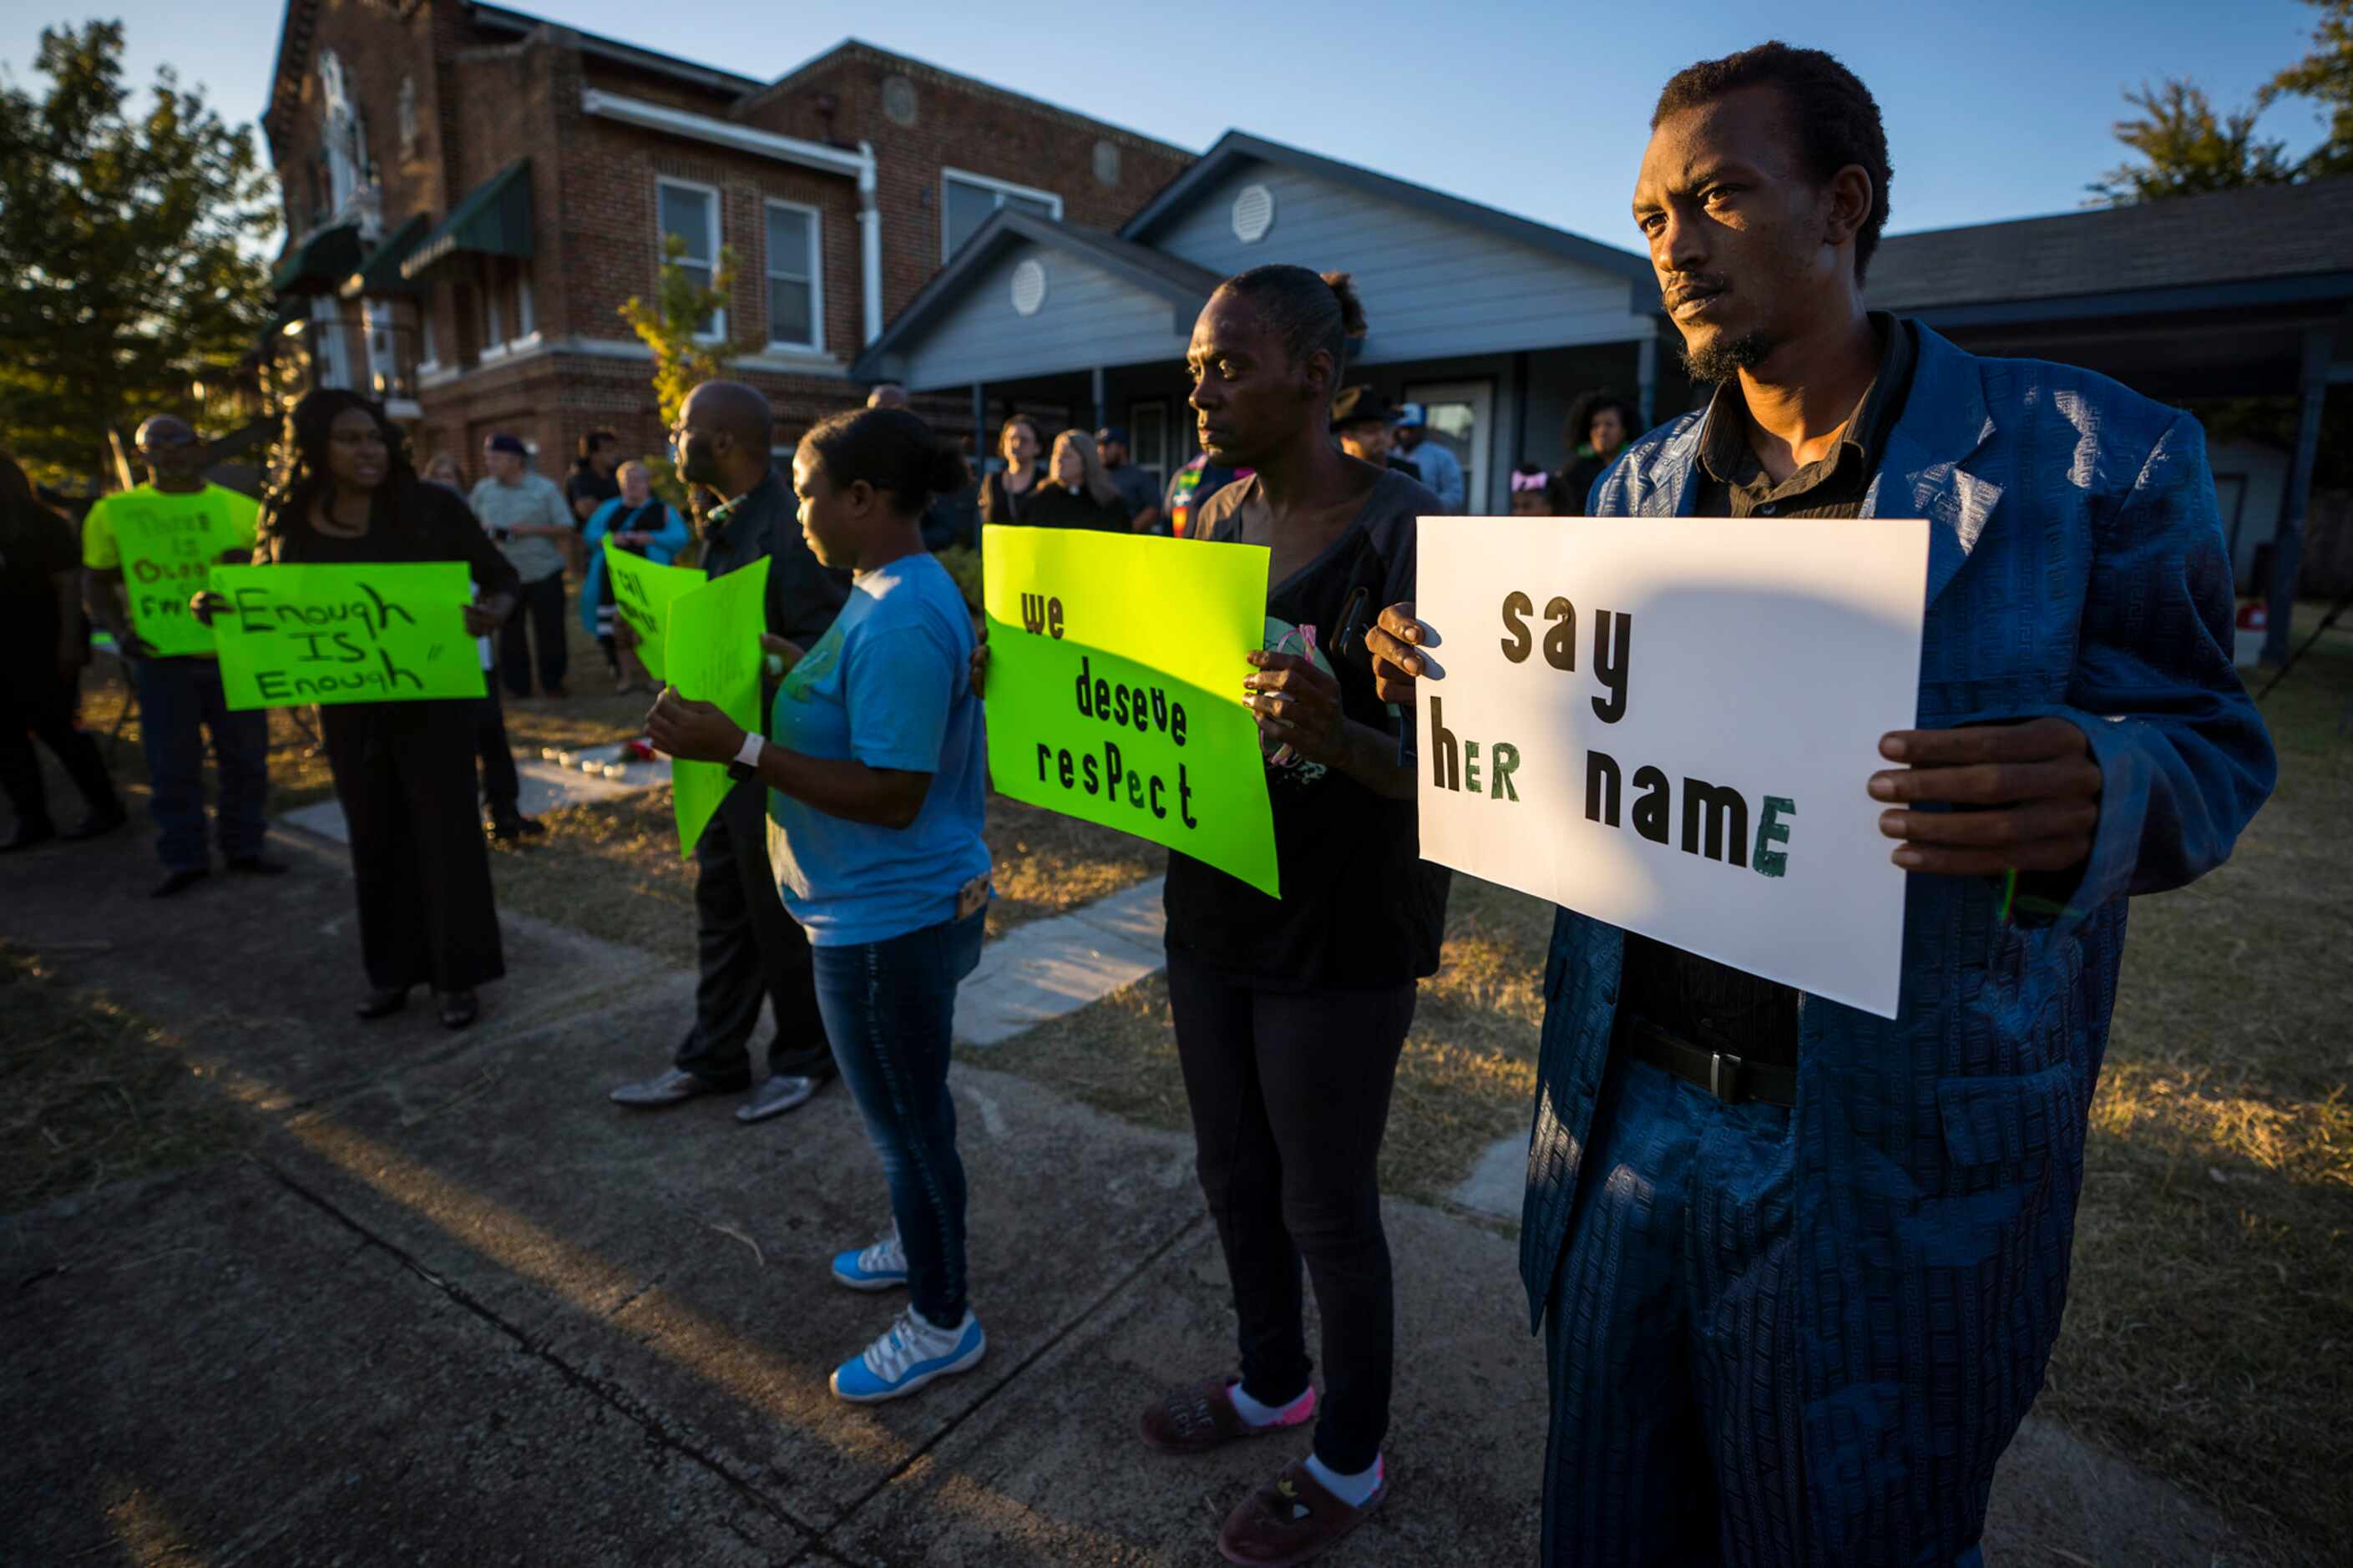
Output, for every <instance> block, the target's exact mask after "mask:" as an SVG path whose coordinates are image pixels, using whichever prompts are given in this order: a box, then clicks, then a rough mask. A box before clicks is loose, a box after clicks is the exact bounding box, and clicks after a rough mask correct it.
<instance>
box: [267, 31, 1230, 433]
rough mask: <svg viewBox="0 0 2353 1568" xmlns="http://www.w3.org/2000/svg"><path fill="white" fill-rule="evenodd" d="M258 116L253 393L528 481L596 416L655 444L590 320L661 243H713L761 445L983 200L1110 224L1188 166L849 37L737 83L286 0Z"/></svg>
mask: <svg viewBox="0 0 2353 1568" xmlns="http://www.w3.org/2000/svg"><path fill="white" fill-rule="evenodd" d="M262 126H263V129H264V132H266V134H267V136H268V138H269V149H270V153H271V157H272V161H273V163H274V164H275V166H276V168H277V171H278V174H279V177H280V184H281V186H282V187H283V191H284V195H285V203H286V227H287V232H288V234H289V236H290V243H289V244H288V246H287V247H286V251H285V253H284V256H283V257H282V258H281V259H280V263H279V268H278V271H277V274H276V279H275V282H276V286H277V288H278V289H279V291H280V311H279V315H278V318H277V321H276V322H275V323H274V324H273V329H272V332H271V335H270V336H269V339H268V342H267V347H266V352H267V353H270V354H271V355H273V356H274V357H275V359H276V360H277V362H278V365H277V374H275V375H274V377H273V379H274V380H275V381H276V382H277V384H280V385H281V386H284V385H289V384H290V385H291V386H292V387H294V388H296V389H299V388H301V386H304V385H309V384H323V385H340V386H352V387H357V388H361V389H364V390H372V391H373V392H374V393H375V395H378V396H381V397H383V398H384V399H385V402H386V405H387V407H388V408H389V410H390V411H391V412H392V414H393V415H394V416H395V417H396V418H397V419H399V420H400V421H401V422H402V423H404V424H405V425H406V426H408V427H409V429H410V432H411V436H412V440H413V445H414V447H415V449H416V452H417V460H418V462H419V463H420V464H422V463H423V462H424V460H425V459H426V458H427V457H429V456H430V455H432V454H433V453H435V452H437V451H442V450H449V451H454V452H456V453H457V454H459V458H460V460H461V461H462V462H463V463H464V464H465V466H466V468H467V471H468V473H469V474H470V475H472V474H476V473H478V472H479V469H480V458H479V456H478V454H479V453H480V447H481V442H482V438H483V437H485V436H486V435H488V434H489V433H490V432H491V431H493V430H511V431H513V432H514V433H516V434H518V435H520V436H522V437H523V438H524V439H525V440H526V441H527V442H529V443H531V444H532V445H533V447H534V449H535V450H536V451H537V452H538V453H539V455H540V456H539V462H538V467H539V468H540V471H542V472H543V473H546V474H549V475H550V476H551V477H554V476H560V474H561V472H562V470H563V468H565V464H566V463H567V462H568V460H569V458H570V455H571V453H572V451H573V449H574V446H575V442H576V440H577V438H578V437H579V436H580V435H581V434H582V433H583V432H585V431H586V430H588V429H591V428H594V427H596V426H611V427H613V428H615V429H617V430H618V431H619V432H620V433H621V436H622V437H623V443H624V446H625V447H626V448H627V449H628V450H630V451H633V452H652V451H658V450H659V449H660V448H661V446H662V441H663V435H662V431H661V429H660V426H659V416H658V415H657V413H656V409H655V404H654V397H653V392H652V386H651V382H650V372H651V354H650V352H649V351H648V350H647V349H646V348H645V347H644V346H643V345H642V344H641V343H640V342H638V339H637V337H636V336H635V334H634V333H632V332H631V331H630V330H629V328H628V324H627V323H626V322H624V321H622V319H621V317H620V315H619V314H618V310H619V307H620V306H621V304H622V303H623V302H624V301H625V300H628V299H629V298H631V297H632V296H637V297H640V298H645V299H650V298H651V297H652V295H653V292H654V289H655V284H656V278H657V272H658V268H659V262H660V256H661V245H662V240H663V237H664V236H666V235H670V234H675V235H679V236H681V237H683V238H684V239H685V241H686V245H687V258H688V264H689V265H690V266H692V267H699V268H709V267H711V266H712V265H713V264H714V263H715V261H716V259H717V258H718V254H719V251H720V248H721V247H726V248H727V249H728V250H729V251H731V252H732V254H733V258H734V260H735V267H736V271H735V279H734V283H733V288H732V289H731V290H730V296H729V300H728V305H727V308H726V310H724V311H723V312H722V317H723V319H722V320H719V321H713V322H712V323H711V326H712V332H713V334H714V335H715V336H721V337H724V338H725V339H727V340H728V341H731V342H734V343H735V344H736V345H737V348H738V351H739V352H738V353H737V355H736V357H735V358H734V359H733V361H732V364H733V369H734V371H735V373H736V374H740V375H741V376H742V377H743V378H744V380H746V381H749V382H751V383H752V384H754V385H755V386H758V387H759V388H761V389H762V390H763V391H764V392H765V393H766V394H767V395H768V397H769V400H770V402H771V404H772V405H773V406H774V407H775V409H776V416H777V423H778V429H777V442H778V445H779V447H788V446H789V444H790V443H791V442H793V441H795V440H796V439H797V437H798V435H799V433H800V432H801V431H802V430H804V429H806V428H807V426H809V425H810V424H812V423H813V422H815V421H816V420H817V419H818V418H820V417H822V416H825V415H827V414H828V413H831V412H834V411H836V410H838V409H840V408H843V407H846V406H849V405H852V404H854V403H856V402H859V401H861V400H862V399H863V397H864V395H865V391H866V388H865V386H864V385H863V384H860V383H856V382H853V381H851V380H850V379H849V368H850V366H851V364H852V363H853V362H854V361H855V360H856V359H857V358H858V356H859V354H860V351H861V350H862V349H863V348H864V347H865V345H867V344H868V343H871V342H873V341H874V340H875V338H876V337H878V336H879V335H880V333H881V330H882V328H883V326H884V324H885V323H886V322H887V321H889V320H890V318H891V317H892V315H894V314H895V313H897V312H898V311H899V310H902V308H903V307H905V306H906V305H907V304H908V303H909V302H910V301H911V300H913V298H914V297H915V295H916V294H917V292H918V291H920V290H921V289H923V285H924V284H925V283H926V282H927V281H928V280H929V279H931V278H932V276H933V275H934V273H936V272H937V271H938V270H939V269H940V268H941V267H942V265H943V264H944V261H945V260H946V258H948V257H949V256H950V255H952V254H953V253H954V252H955V249H956V248H957V247H959V246H960V245H961V244H962V243H963V242H964V241H965V239H967V238H968V237H970V236H971V235H972V234H973V233H974V232H975V231H976V230H977V229H978V228H979V227H980V226H982V225H983V224H984V223H985V222H986V221H987V218H988V217H989V216H991V215H992V214H993V213H994V212H995V211H996V210H997V208H998V207H1000V206H1007V205H1010V206H1013V207H1015V208H1016V209H1018V210H1020V211H1024V212H1032V213H1037V214H1039V215H1043V216H1052V217H1057V218H1061V219H1064V220H1066V221H1068V222H1070V223H1072V224H1077V225H1083V226H1090V227H1097V228H1103V229H1110V228H1114V227H1117V226H1119V225H1120V224H1121V223H1122V222H1124V220H1125V219H1126V218H1127V217H1129V216H1131V215H1132V214H1134V212H1135V211H1136V210H1138V209H1139V208H1141V207H1142V206H1144V205H1145V203H1146V202H1148V201H1149V200H1150V199H1151V198H1152V197H1153V195H1155V193H1157V192H1158V191H1159V190H1161V189H1162V188H1163V187H1164V186H1165V185H1166V184H1168V183H1169V182H1170V181H1171V180H1173V179H1174V178H1175V177H1176V175H1178V174H1181V173H1182V172H1183V171H1184V170H1185V169H1186V168H1187V166H1188V165H1189V164H1190V163H1192V161H1193V154H1191V153H1187V152H1186V151H1184V150H1183V149H1181V148H1177V147H1174V146H1170V145H1168V144H1166V143H1165V142H1155V141H1152V140H1150V139H1149V138H1146V137H1143V136H1139V135H1136V134H1134V132H1126V131H1122V130H1120V129H1118V128H1116V127H1113V126H1109V125H1105V124H1103V123H1101V122H1099V121H1092V120H1089V119H1086V118H1084V117H1083V116H1081V115H1078V114H1074V113H1071V112H1070V111H1068V110H1061V109H1058V108H1055V107H1053V106H1052V105H1050V104H1046V103H1042V102H1039V101H1038V100H1034V99H1030V98H1026V97H1023V96H1021V95H1019V94H1018V93H1013V92H1008V91H1006V90H1004V89H998V88H995V87H991V86H988V85H987V84H985V83H982V82H978V81H976V80H973V79H969V78H965V77H961V76H957V75H955V74H954V73H952V72H948V71H944V70H941V69H938V68H934V67H932V66H929V65H925V64H923V63H922V62H920V61H916V60H913V59H909V58H904V57H902V56H898V55H893V54H890V53H888V52H886V51H883V50H881V49H878V48H875V47H871V46H870V45H866V44H861V43H858V42H854V41H852V42H848V43H844V44H842V45H840V46H839V47H836V48H834V49H831V50H829V51H828V52H827V53H825V54H823V55H821V56H819V57H818V58H816V59H814V60H811V61H809V62H808V63H807V64H806V65H803V66H801V67H799V68H797V69H795V70H793V71H791V72H789V73H788V74H786V75H785V76H783V77H781V78H778V79H775V80H761V79H754V78H752V77H746V76H740V75H736V74H734V73H733V72H730V71H726V70H722V69H718V68H713V67H708V66H702V65H697V64H693V63H691V62H688V61H685V60H681V59H677V58H671V57H670V56H667V55H662V54H659V53H656V52H654V51H651V50H649V49H644V48H639V47H635V46H632V45H628V44H623V43H619V42H617V41H615V40H612V39H607V38H602V37H596V36H594V35H590V34H586V33H581V32H578V31H575V30H573V29H570V28H567V27H565V26H562V25H561V24H560V23H556V22H553V21H549V20H546V19H543V18H541V17H538V16H528V15H525V14H523V13H522V12H518V11H513V10H509V9H507V8H505V7H503V6H498V5H480V4H469V3H467V0H290V5H289V6H288V9H287V13H286V17H285V22H284V26H283V29H282V32H281V35H280V43H279V50H278V61H277V70H276V73H275V78H274V85H273V89H272V98H271V101H270V103H269V108H268V110H266V111H265V113H264V115H263V117H262ZM289 372H290V374H289ZM927 411H928V412H931V413H933V414H934V415H935V416H941V417H943V418H944V419H945V420H948V421H950V422H951V423H952V425H953V426H955V427H961V426H963V425H964V424H965V421H966V420H967V419H968V416H969V414H970V410H969V408H968V407H967V406H965V404H963V403H961V402H959V401H957V400H955V399H948V400H945V401H944V402H941V403H940V404H939V405H936V406H935V407H931V408H928V409H927Z"/></svg>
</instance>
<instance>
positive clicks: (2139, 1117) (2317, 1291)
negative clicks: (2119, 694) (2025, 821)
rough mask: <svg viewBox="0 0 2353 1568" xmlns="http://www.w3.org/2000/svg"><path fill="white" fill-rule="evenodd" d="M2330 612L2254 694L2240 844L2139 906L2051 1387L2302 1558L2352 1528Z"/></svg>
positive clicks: (2352, 920) (2337, 753)
mask: <svg viewBox="0 0 2353 1568" xmlns="http://www.w3.org/2000/svg"><path fill="white" fill-rule="evenodd" d="M2316 619H2317V617H2316V616H2312V615H2309V614H2308V615H2307V616H2306V617H2305V618H2304V621H2305V630H2307V631H2308V630H2309V629H2311V626H2312V624H2313V623H2315V622H2316ZM2338 624H2339V626H2340V627H2344V628H2345V629H2344V630H2342V631H2340V632H2337V633H2335V634H2332V635H2331V637H2329V638H2327V640H2326V641H2324V642H2323V644H2322V645H2321V646H2320V647H2318V648H2316V650H2315V651H2314V652H2313V654H2312V655H2310V656H2309V657H2307V658H2306V660H2305V662H2304V663H2303V664H2301V665H2299V666H2298V667H2297V668H2296V669H2295V672H2294V673H2293V674H2292V675H2291V676H2290V677H2289V678H2288V679H2287V681H2286V682H2285V683H2284V684H2283V685H2282V686H2281V687H2280V688H2279V689H2277V690H2275V691H2274V692H2273V693H2272V695H2271V696H2270V698H2268V699H2267V700H2265V702H2264V703H2263V713H2264V717H2265V719H2266V721H2268V722H2269V724H2270V725H2271V729H2272V735H2273V739H2274V742H2275V743H2276V744H2277V745H2278V747H2279V751H2280V785H2279V791H2278V793H2277V794H2276V795H2274V797H2273V799H2272V803H2271V804H2270V805H2268V806H2266V807H2265V808H2264V809H2263V813H2262V815H2261V816H2258V817H2257V818H2256V820H2255V823H2254V825H2253V827H2252V828H2251V829H2250V830H2249V831H2248V832H2247V834H2246V835H2245V837H2242V839H2241V840H2240V843H2239V847H2238V850H2237V853H2236V854H2235V855H2234V856H2233V857H2232V860H2231V863H2230V864H2229V865H2227V866H2225V867H2223V868H2221V870H2220V871H2218V872H2216V873H2215V874H2214V875H2212V876H2211V877H2208V878H2207V879H2204V880H2202V881H2200V882H2199V883H2197V884H2196V885H2194V886H2192V887H2189V888H2188V889H2183V890H2181V891H2179V892H2177V893H2171V894H2168V895H2166V896H2164V897H2162V898H2155V899H2147V900H2140V901H2138V902H2137V903H2136V904H2135V905H2134V907H2133V912H2132V933H2131V938H2130V940H2129V941H2128V942H2127V943H2126V949H2125V965H2124V976H2123V980H2122V983H2121V984H2120V985H2119V987H2118V995H2117V1004H2116V1026H2115V1031H2114V1034H2113V1035H2112V1037H2111V1038H2110V1040H2109V1044H2108V1054H2107V1062H2106V1066H2105V1069H2104V1071H2103V1072H2102V1074H2101V1079H2100V1092H2099V1095H2098V1097H2097V1099H2096V1100H2094V1103H2093V1107H2092V1136H2091V1146H2090V1152H2089V1155H2088V1157H2087V1159H2086V1162H2085V1170H2086V1175H2085V1179H2084V1197H2083V1209H2082V1219H2081V1223H2080V1225H2079V1226H2078V1228H2077V1232H2076V1239H2075V1259H2074V1263H2075V1272H2074V1281H2073V1289H2072V1291H2071V1294H2070V1298H2069V1302H2068V1309H2067V1321H2066V1326H2065V1329H2064V1331H2063V1333H2062V1334H2061V1337H2060V1342H2059V1348H2058V1352H2057V1354H2056V1356H2055V1357H2054V1359H2053V1361H2052V1370H2051V1382H2050V1385H2049V1387H2048V1388H2047V1389H2046V1390H2045V1392H2044V1394H2043V1396H2042V1403H2041V1405H2039V1406H2038V1408H2039V1409H2040V1410H2042V1412H2043V1413H2045V1414H2048V1415H2056V1416H2058V1417H2059V1418H2060V1419H2062V1420H2063V1421H2064V1422H2066V1423H2067V1424H2068V1425H2069V1426H2073V1427H2074V1428H2075V1429H2076V1430H2078V1431H2081V1432H2084V1433H2087V1434H2090V1435H2093V1436H2096V1437H2098V1438H2100V1439H2101V1440H2102V1441H2104V1442H2105V1444H2106V1445H2107V1446H2108V1447H2111V1448H2113V1449H2115V1450H2116V1451H2117V1452H2119V1453H2122V1454H2124V1455H2126V1456H2127V1457H2129V1458H2132V1459H2134V1460H2135V1461H2137V1462H2138V1463H2140V1464H2144V1465H2147V1466H2148V1467H2149V1468H2152V1469H2156V1470H2158V1471H2160V1472H2162V1473H2164V1474H2166V1475H2168V1476H2169V1477H2171V1478H2172V1479H2176V1480H2178V1481H2179V1482H2181V1483H2182V1484H2183V1485H2185V1486H2187V1487H2189V1489H2191V1490H2193V1491H2196V1492H2198V1493H2200V1495H2202V1496H2204V1497H2206V1498H2208V1499H2209V1500H2211V1501H2213V1502H2214V1503H2215V1504H2217V1505H2218V1506H2219V1507H2221V1509H2222V1510H2224V1511H2225V1512H2226V1513H2228V1514H2230V1515H2231V1516H2232V1518H2233V1519H2234V1520H2235V1521H2237V1522H2239V1523H2240V1524H2241V1525H2242V1527H2243V1528H2245V1529H2246V1530H2248V1531H2250V1532H2251V1533H2252V1534H2253V1535H2254V1536H2255V1537H2256V1539H2258V1540H2259V1541H2261V1542H2263V1543H2264V1544H2265V1545H2266V1546H2267V1547H2269V1548H2270V1549H2272V1550H2274V1551H2275V1552H2278V1553H2279V1554H2280V1555H2281V1556H2282V1557H2283V1558H2298V1557H2300V1558H2302V1559H2304V1560H2306V1561H2310V1562H2314V1563H2323V1562H2337V1563H2341V1562H2343V1561H2344V1560H2345V1558H2344V1555H2343V1552H2344V1547H2345V1543H2346V1542H2348V1541H2353V1426H2349V1425H2348V1421H2347V1415H2348V1412H2353V1096H2348V1083H2353V842H2348V840H2353V735H2340V734H2339V733H2338V732H2337V725H2338V724H2339V722H2340V721H2342V720H2343V719H2344V718H2345V716H2346V715H2347V712H2348V706H2347V705H2348V701H2353V626H2346V623H2345V622H2339V623H2338ZM2258 684H2260V683H2258Z"/></svg>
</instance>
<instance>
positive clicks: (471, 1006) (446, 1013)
mask: <svg viewBox="0 0 2353 1568" xmlns="http://www.w3.org/2000/svg"><path fill="white" fill-rule="evenodd" d="M437 999H438V1001H439V1002H440V1004H441V1026H442V1027H443V1028H445V1029H462V1028H464V1027H465V1026H467V1025H469V1024H470V1023H472V1022H473V1021H474V1020H475V1019H477V1018H479V1017H480V1016H482V999H481V998H480V996H478V995H476V994H474V993H473V992H471V991H447V992H440V993H438V994H437Z"/></svg>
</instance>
